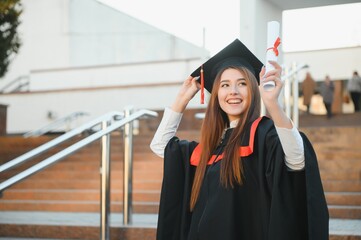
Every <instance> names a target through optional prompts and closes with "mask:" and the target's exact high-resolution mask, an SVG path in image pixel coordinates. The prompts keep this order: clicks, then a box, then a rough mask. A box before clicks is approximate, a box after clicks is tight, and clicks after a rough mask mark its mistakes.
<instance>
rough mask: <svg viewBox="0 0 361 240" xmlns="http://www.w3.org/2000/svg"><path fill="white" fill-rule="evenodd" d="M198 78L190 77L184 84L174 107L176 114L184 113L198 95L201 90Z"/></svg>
mask: <svg viewBox="0 0 361 240" xmlns="http://www.w3.org/2000/svg"><path fill="white" fill-rule="evenodd" d="M197 80H198V77H192V76H189V77H188V78H187V79H186V80H185V81H184V82H183V84H182V86H181V88H180V90H179V92H178V95H177V97H176V99H175V101H174V103H173V105H172V110H173V111H175V112H183V111H184V109H185V108H186V107H187V104H188V103H189V101H190V100H191V99H192V98H193V97H194V96H195V95H196V93H197V92H198V91H199V89H200V88H201V85H200V84H199V83H198V82H197Z"/></svg>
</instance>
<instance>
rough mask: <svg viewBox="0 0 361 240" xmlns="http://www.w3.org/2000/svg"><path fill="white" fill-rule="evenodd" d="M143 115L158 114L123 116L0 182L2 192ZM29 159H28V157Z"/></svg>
mask: <svg viewBox="0 0 361 240" xmlns="http://www.w3.org/2000/svg"><path fill="white" fill-rule="evenodd" d="M142 115H149V116H153V117H156V116H157V115H158V114H157V113H156V112H153V111H149V110H145V109H143V110H139V111H137V112H135V113H133V114H131V115H130V116H129V117H127V118H123V119H121V120H119V121H117V122H115V123H113V124H112V125H110V126H109V127H108V128H107V129H103V130H100V131H98V132H96V133H94V134H92V135H90V136H88V137H86V138H84V139H82V140H80V141H79V142H77V143H74V144H73V145H71V146H69V147H67V148H65V149H64V150H62V151H60V152H58V153H56V154H54V155H53V156H51V157H48V158H46V159H44V160H43V161H41V162H39V163H37V164H35V165H33V166H32V167H30V168H28V169H26V170H24V171H23V172H21V173H18V174H17V175H15V176H13V177H11V178H9V179H8V180H5V181H4V182H2V183H0V192H1V191H3V190H5V189H7V188H9V187H10V186H12V185H14V184H15V183H17V182H19V181H21V180H23V179H25V178H27V177H29V176H30V175H32V174H34V173H36V172H39V171H40V170H42V169H44V168H46V167H48V166H50V165H51V164H53V163H55V162H57V161H59V160H60V159H62V158H64V157H66V156H68V155H70V154H72V153H74V152H75V151H77V150H79V149H81V148H83V147H85V146H86V145H88V144H89V143H92V142H94V141H95V140H97V139H99V138H101V137H102V136H104V135H106V134H108V133H111V132H113V131H114V130H116V129H118V128H120V127H122V126H123V125H125V124H126V123H129V122H131V121H134V120H135V119H137V118H139V117H141V116H142ZM26 160H27V159H26Z"/></svg>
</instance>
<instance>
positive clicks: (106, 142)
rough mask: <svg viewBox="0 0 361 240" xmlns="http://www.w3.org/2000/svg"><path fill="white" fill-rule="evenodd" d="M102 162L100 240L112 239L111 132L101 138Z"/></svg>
mask: <svg viewBox="0 0 361 240" xmlns="http://www.w3.org/2000/svg"><path fill="white" fill-rule="evenodd" d="M109 124H110V122H109V121H103V122H102V130H105V129H106V128H107V127H108V126H109ZM101 149H102V153H101V154H102V162H101V166H100V174H101V185H100V194H101V198H100V240H108V239H110V238H109V237H110V234H109V216H110V133H108V134H106V135H104V136H103V137H102V138H101Z"/></svg>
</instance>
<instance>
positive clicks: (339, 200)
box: [325, 192, 361, 207]
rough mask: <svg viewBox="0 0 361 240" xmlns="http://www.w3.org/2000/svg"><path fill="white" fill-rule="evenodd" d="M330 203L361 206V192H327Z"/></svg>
mask: <svg viewBox="0 0 361 240" xmlns="http://www.w3.org/2000/svg"><path fill="white" fill-rule="evenodd" d="M325 196H326V200H327V204H328V205H344V206H352V205H354V206H360V207H361V192H325Z"/></svg>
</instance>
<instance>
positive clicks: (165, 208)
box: [157, 117, 329, 240]
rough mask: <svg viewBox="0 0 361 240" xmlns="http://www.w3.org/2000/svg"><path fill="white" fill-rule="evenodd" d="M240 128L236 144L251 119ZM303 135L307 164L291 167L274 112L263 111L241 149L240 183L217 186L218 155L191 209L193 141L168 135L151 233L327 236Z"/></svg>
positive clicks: (205, 237)
mask: <svg viewBox="0 0 361 240" xmlns="http://www.w3.org/2000/svg"><path fill="white" fill-rule="evenodd" d="M246 129H247V130H246V131H247V132H248V134H246V136H245V137H244V139H243V141H242V146H247V145H249V143H250V142H252V141H250V139H252V138H253V137H252V136H250V134H249V132H250V131H251V130H250V129H251V126H248V127H247V128H246ZM229 131H232V130H228V132H227V134H226V137H225V139H224V141H223V142H226V141H227V137H228V136H229V135H230V133H229ZM301 136H302V138H303V142H304V149H305V169H304V170H302V171H291V170H289V169H287V166H286V165H285V163H284V152H283V150H282V146H281V143H280V141H279V138H278V135H277V132H276V129H275V127H274V125H273V122H272V120H270V119H268V118H265V117H264V118H262V120H261V121H260V122H259V124H258V127H257V128H256V131H255V134H254V143H253V144H252V145H253V146H251V147H252V148H253V152H252V153H251V154H250V155H249V156H245V157H242V161H243V168H244V178H243V179H244V181H243V185H241V186H239V185H236V186H235V187H234V188H225V187H223V186H222V185H221V184H220V178H219V176H220V165H221V160H220V161H216V162H214V163H213V164H211V165H208V167H207V170H206V174H205V177H204V180H203V183H202V187H201V190H200V195H199V198H198V201H197V203H196V206H195V208H194V210H193V212H190V210H189V202H190V193H191V188H192V182H193V177H194V173H195V168H196V167H195V166H193V165H191V164H190V162H191V161H190V159H191V156H192V153H193V151H194V149H195V148H196V147H197V145H198V143H197V142H188V141H184V140H182V141H181V140H179V139H178V138H177V137H173V138H172V139H171V140H170V141H169V143H168V144H167V146H166V149H165V155H164V176H163V184H162V193H161V200H160V207H159V218H158V228H157V239H158V240H176V239H177V240H178V239H179V240H196V239H197V240H233V239H234V240H236V239H237V240H306V239H309V240H328V220H329V216H328V209H327V204H326V201H325V196H324V192H323V188H322V183H321V180H320V174H319V170H318V165H317V159H316V155H315V152H314V150H313V147H312V145H311V143H310V142H309V141H308V139H307V138H306V136H305V135H304V134H302V133H301ZM219 148H222V146H219V147H218V149H216V150H215V152H217V151H219V150H220V149H219ZM215 154H216V153H215Z"/></svg>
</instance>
